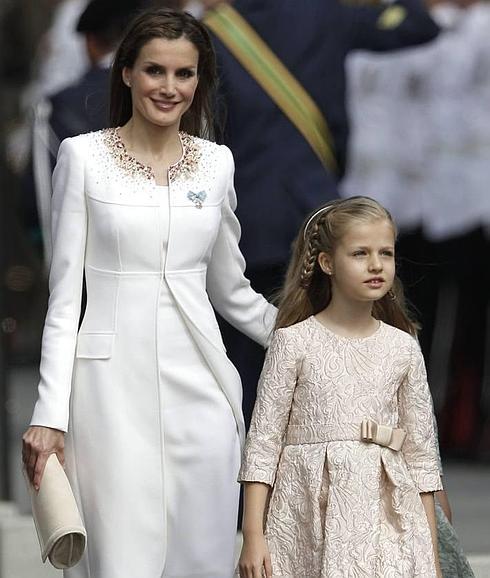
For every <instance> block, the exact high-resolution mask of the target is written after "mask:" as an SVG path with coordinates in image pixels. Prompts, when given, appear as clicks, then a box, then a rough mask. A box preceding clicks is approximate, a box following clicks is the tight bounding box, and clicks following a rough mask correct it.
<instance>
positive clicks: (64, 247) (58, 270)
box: [31, 139, 87, 431]
mask: <svg viewBox="0 0 490 578" xmlns="http://www.w3.org/2000/svg"><path fill="white" fill-rule="evenodd" d="M84 182H85V179H84V162H83V156H82V151H80V149H79V147H78V146H77V144H76V139H66V140H65V141H63V142H62V143H61V146H60V149H59V153H58V161H57V164H56V167H55V170H54V173H53V198H52V241H53V257H52V261H51V270H50V275H49V291H50V296H49V304H48V312H47V315H46V321H45V325H44V331H43V339H42V349H41V366H40V377H41V379H40V383H39V389H38V391H39V397H38V400H37V403H36V406H35V408H34V414H33V417H32V420H31V425H40V426H46V427H51V428H55V429H59V430H62V431H67V429H68V421H69V402H70V392H71V380H72V373H73V364H74V358H75V347H76V340H77V332H78V323H79V318H80V309H81V295H82V284H83V267H84V258H85V245H86V236H87V211H86V203H85V184H84Z"/></svg>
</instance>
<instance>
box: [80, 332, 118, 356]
mask: <svg viewBox="0 0 490 578" xmlns="http://www.w3.org/2000/svg"><path fill="white" fill-rule="evenodd" d="M113 344H114V333H79V334H78V339H77V352H76V356H77V357H81V358H84V359H109V358H110V357H111V355H112V348H113Z"/></svg>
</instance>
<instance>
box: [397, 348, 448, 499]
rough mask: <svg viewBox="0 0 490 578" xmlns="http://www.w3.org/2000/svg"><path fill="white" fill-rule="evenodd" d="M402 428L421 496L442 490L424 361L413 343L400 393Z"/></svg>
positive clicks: (399, 410)
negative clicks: (424, 493)
mask: <svg viewBox="0 0 490 578" xmlns="http://www.w3.org/2000/svg"><path fill="white" fill-rule="evenodd" d="M398 413H399V427H401V428H403V429H404V430H405V431H406V432H407V437H406V439H405V443H404V444H403V448H402V451H403V454H404V457H405V460H406V463H407V466H408V469H409V472H410V475H411V477H412V479H413V481H414V483H415V485H416V486H417V488H418V490H419V492H435V491H438V490H442V483H441V477H440V467H439V448H438V441H437V432H436V428H435V419H434V410H433V405H432V397H431V394H430V391H429V385H428V383H427V373H426V370H425V363H424V358H423V356H422V352H421V350H420V347H419V345H418V343H417V342H416V341H415V340H413V342H412V343H411V352H410V363H409V366H408V371H407V374H406V376H405V379H404V381H403V383H402V384H401V386H400V389H399V391H398Z"/></svg>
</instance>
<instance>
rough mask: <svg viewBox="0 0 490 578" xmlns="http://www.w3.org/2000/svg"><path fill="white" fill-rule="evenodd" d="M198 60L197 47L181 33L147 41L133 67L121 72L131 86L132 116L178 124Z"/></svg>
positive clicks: (191, 91) (190, 94)
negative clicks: (171, 36)
mask: <svg viewBox="0 0 490 578" xmlns="http://www.w3.org/2000/svg"><path fill="white" fill-rule="evenodd" d="M198 62H199V53H198V51H197V48H196V47H195V46H194V44H192V42H190V41H189V40H187V39H186V38H184V37H181V38H178V39H177V40H166V39H165V38H153V39H152V40H150V41H149V42H147V43H146V44H145V45H144V46H143V47H142V48H141V50H140V52H139V54H138V57H137V59H136V61H135V63H134V65H133V67H132V68H128V67H125V68H124V69H123V72H122V76H123V81H124V83H125V84H126V85H127V86H129V87H130V88H131V98H132V102H133V119H134V120H138V119H140V120H145V121H147V122H150V123H152V124H155V125H158V126H162V127H170V126H176V127H177V128H178V127H179V126H180V120H181V118H182V115H183V114H184V113H185V112H186V111H187V110H188V109H189V108H190V106H191V104H192V100H193V98H194V93H195V92H196V88H197V83H198V76H197V66H198Z"/></svg>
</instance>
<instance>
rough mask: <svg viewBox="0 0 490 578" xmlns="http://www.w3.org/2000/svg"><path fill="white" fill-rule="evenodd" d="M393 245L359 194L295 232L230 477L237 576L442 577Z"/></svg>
mask: <svg viewBox="0 0 490 578" xmlns="http://www.w3.org/2000/svg"><path fill="white" fill-rule="evenodd" d="M395 237H396V230H395V225H394V223H393V220H392V218H391V216H390V214H389V213H388V212H387V211H386V210H385V209H384V208H383V207H382V206H380V205H379V204H378V203H377V202H376V201H374V200H372V199H369V198H366V197H354V198H350V199H346V200H339V201H334V202H331V203H329V204H328V205H326V206H324V207H323V208H321V209H320V210H319V211H317V212H316V213H314V214H313V215H312V216H311V217H310V218H309V219H308V220H307V221H306V223H305V225H304V226H303V227H302V229H301V231H300V234H299V237H298V239H297V241H296V247H295V252H294V256H293V259H292V262H291V264H290V267H289V271H288V275H287V279H286V284H285V287H284V291H283V293H282V295H281V300H280V307H279V314H278V318H277V324H276V329H277V330H276V332H275V334H274V337H273V340H272V342H271V345H270V348H269V351H268V354H267V359H266V362H265V366H264V369H263V372H262V376H261V381H260V385H259V391H258V397H257V402H256V405H255V409H254V415H253V418H252V424H251V427H250V431H249V434H248V439H247V443H246V446H245V453H244V460H243V465H242V468H241V472H240V481H241V482H245V510H244V521H243V537H244V545H243V550H242V554H241V557H240V562H239V569H240V576H241V577H242V578H259V577H262V576H263V575H265V576H267V578H272V577H273V578H320V577H321V578H327V577H328V578H333V577H339V578H340V577H342V578H347V577H356V578H360V577H366V578H374V577H390V578H436V577H437V578H440V576H441V573H440V568H439V561H438V556H437V548H436V546H435V545H436V542H437V536H436V529H435V513H434V497H433V493H434V492H436V491H438V490H440V489H442V485H441V481H440V475H439V467H438V453H437V450H438V448H437V439H436V435H435V431H434V419H433V409H432V400H431V396H430V392H429V388H428V386H427V380H426V373H425V368H424V361H423V358H422V354H421V351H420V349H419V346H418V344H417V341H416V339H415V338H414V336H415V334H416V329H417V327H416V325H415V323H414V322H413V321H412V320H411V319H410V317H409V316H408V314H407V311H406V309H405V307H404V300H403V294H402V288H401V284H400V282H399V280H398V279H397V277H396V275H395ZM271 489H272V491H271ZM264 520H265V533H264V532H263V526H264Z"/></svg>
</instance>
